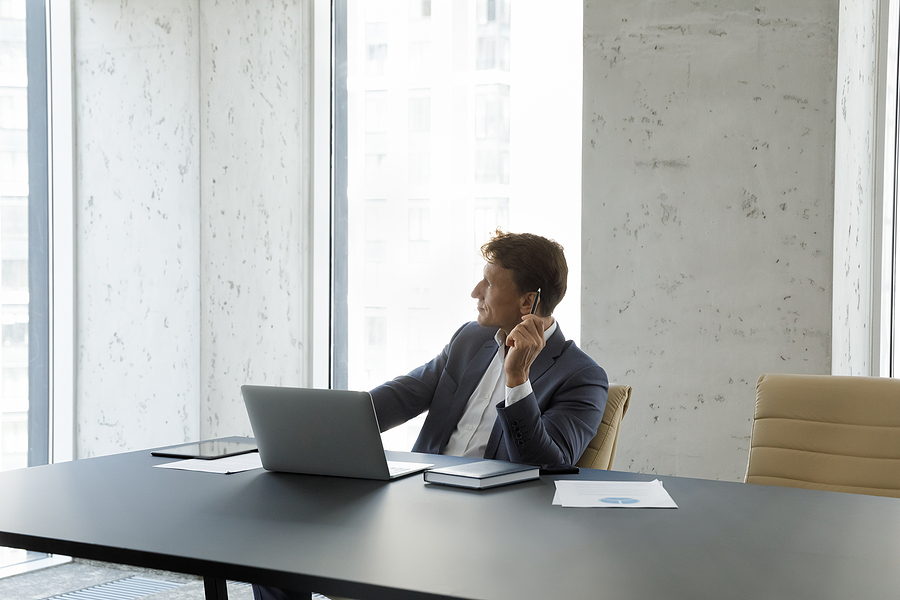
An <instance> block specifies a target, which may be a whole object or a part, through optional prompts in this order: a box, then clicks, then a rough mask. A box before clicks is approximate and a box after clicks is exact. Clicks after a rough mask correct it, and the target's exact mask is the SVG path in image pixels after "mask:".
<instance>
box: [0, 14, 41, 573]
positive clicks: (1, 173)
mask: <svg viewBox="0 0 900 600" xmlns="http://www.w3.org/2000/svg"><path fill="white" fill-rule="evenodd" d="M45 23H46V14H45V4H44V3H43V2H41V1H38V0H0V470H7V469H16V468H22V467H27V466H32V465H39V464H46V463H47V462H48V461H49V446H50V443H49V431H50V424H49V389H50V385H49V377H50V375H49V260H48V256H49V244H48V243H47V240H48V233H49V220H48V209H49V201H48V198H49V183H48V178H47V174H48V160H47V156H48V154H47V149H48V135H47V121H48V119H47V93H46V90H47V87H46V85H47V55H46V26H45ZM0 493H2V490H0ZM44 556H45V555H43V554H39V553H31V552H25V551H22V550H12V549H6V548H0V574H5V573H10V572H16V570H18V569H20V567H19V565H22V564H23V563H32V562H34V561H38V560H40V559H43V558H44Z"/></svg>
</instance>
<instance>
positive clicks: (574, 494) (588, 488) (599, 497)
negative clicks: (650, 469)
mask: <svg viewBox="0 0 900 600" xmlns="http://www.w3.org/2000/svg"><path fill="white" fill-rule="evenodd" d="M553 504H555V505H559V506H566V507H579V508H589V507H593V508H678V505H677V504H675V501H674V500H672V497H671V496H669V493H668V492H667V491H666V490H665V488H664V487H663V484H662V482H661V481H660V480H658V479H654V480H653V481H576V480H557V481H556V494H555V495H554V496H553Z"/></svg>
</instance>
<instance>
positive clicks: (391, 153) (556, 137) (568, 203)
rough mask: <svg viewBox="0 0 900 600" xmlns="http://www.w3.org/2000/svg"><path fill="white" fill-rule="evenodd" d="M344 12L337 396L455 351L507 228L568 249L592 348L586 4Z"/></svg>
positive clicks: (572, 302) (396, 2) (401, 438)
mask: <svg viewBox="0 0 900 600" xmlns="http://www.w3.org/2000/svg"><path fill="white" fill-rule="evenodd" d="M335 10H336V14H335V19H336V26H335V31H336V39H335V44H336V47H335V56H336V57H337V59H336V60H338V61H339V63H338V64H337V65H335V67H336V68H335V73H336V74H337V75H336V80H335V96H336V107H337V108H336V112H335V115H334V118H335V131H338V132H342V131H343V128H342V126H343V124H346V132H347V133H346V139H342V138H341V136H338V137H336V139H335V157H336V163H335V165H334V168H335V185H336V189H335V192H334V198H335V202H337V203H341V202H345V203H346V204H345V206H335V215H336V218H335V229H336V231H335V243H336V244H337V245H338V246H341V245H342V244H345V245H346V252H347V273H346V281H345V282H342V280H341V278H340V277H336V279H335V281H336V287H335V294H336V297H335V303H334V305H335V310H336V313H337V314H336V315H335V320H336V322H337V323H346V326H345V327H343V326H341V327H336V330H335V331H336V332H338V333H336V337H335V339H334V345H335V351H334V355H335V357H340V356H346V360H340V359H336V360H335V363H334V370H335V373H334V381H335V385H339V386H340V385H344V382H346V386H347V387H349V388H350V389H371V388H372V387H374V386H376V385H378V384H380V383H382V382H384V381H386V380H388V379H390V378H392V377H394V376H397V375H400V374H404V373H406V372H408V371H409V370H410V369H412V368H414V367H416V366H418V365H420V364H423V363H424V362H426V361H428V360H430V359H431V358H433V357H434V356H435V355H436V354H437V353H438V352H440V350H441V349H442V348H443V346H444V345H445V344H446V342H447V341H448V340H449V338H450V336H451V335H452V334H453V332H454V331H455V330H456V329H457V328H458V327H459V326H460V325H461V324H463V323H464V322H466V321H470V320H473V319H474V318H475V316H476V313H475V301H474V300H473V299H472V298H471V297H470V296H469V294H470V292H471V290H472V288H473V287H474V285H475V284H476V283H477V282H478V280H479V279H480V278H481V271H482V267H483V261H482V259H481V256H480V253H479V248H480V246H481V244H482V243H484V242H485V241H487V239H488V238H489V236H490V234H491V232H492V231H493V230H495V229H496V228H498V227H499V228H502V229H504V230H509V231H516V232H522V231H529V232H533V233H537V234H540V235H544V236H546V237H550V238H553V239H555V240H557V241H558V242H560V243H561V244H562V245H563V246H564V247H565V248H566V255H567V258H568V260H569V267H570V274H569V292H568V294H567V297H566V298H565V300H564V301H563V303H562V304H561V305H560V306H559V308H558V309H557V313H556V316H557V318H558V320H559V322H560V326H561V328H562V329H563V331H564V333H565V334H566V336H567V337H569V338H572V339H576V340H577V339H578V335H579V329H580V318H579V305H580V245H581V241H580V219H581V79H582V73H581V65H582V59H581V37H582V14H581V3H580V2H566V3H559V4H554V5H553V8H552V10H550V9H548V5H547V4H546V3H545V2H540V1H538V0H528V1H523V2H517V3H512V2H510V1H509V0H476V1H474V2H471V1H469V0H448V1H446V2H443V1H442V2H431V1H429V0H346V4H344V3H342V2H336V3H335ZM535 40H540V43H535ZM344 55H346V64H345V65H344V64H341V63H340V60H341V57H342V56H344ZM344 95H345V96H344ZM344 97H345V98H346V103H344V102H343V101H342V98H344ZM344 106H345V107H346V108H343V107H344ZM344 150H346V163H344V162H342V159H341V157H342V156H344V152H343V151H344ZM342 170H345V171H344V172H345V173H346V190H343V189H338V187H340V184H339V183H338V182H341V181H343V180H344V179H343V176H342ZM344 194H346V196H345V197H346V200H343V198H344ZM343 214H346V218H345V219H344V218H342V217H341V215H343ZM342 240H346V241H342ZM343 250H344V248H342V247H337V248H336V249H335V256H336V257H340V256H341V255H342V251H343ZM344 287H345V288H346V289H344ZM344 298H346V304H344ZM340 332H344V333H340ZM420 422H421V421H418V422H413V423H410V424H408V425H406V426H403V427H399V428H397V430H395V431H393V432H389V433H388V434H386V436H385V444H386V446H387V447H389V448H395V449H409V448H410V447H411V445H412V442H413V441H414V440H415V436H416V435H417V433H418V428H419V427H420Z"/></svg>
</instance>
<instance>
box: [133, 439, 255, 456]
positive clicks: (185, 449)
mask: <svg viewBox="0 0 900 600" xmlns="http://www.w3.org/2000/svg"><path fill="white" fill-rule="evenodd" d="M248 452H256V442H253V441H248V440H208V441H205V442H191V443H189V444H181V445H180V446H169V447H168V448H162V449H160V450H154V451H152V452H151V453H150V454H152V455H153V456H165V457H168V458H204V459H213V458H224V457H226V456H234V455H236V454H246V453H248Z"/></svg>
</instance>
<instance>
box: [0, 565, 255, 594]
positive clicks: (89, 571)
mask: <svg viewBox="0 0 900 600" xmlns="http://www.w3.org/2000/svg"><path fill="white" fill-rule="evenodd" d="M131 577H139V578H142V579H148V580H152V581H163V582H171V583H175V584H178V587H176V588H174V589H170V590H166V591H161V592H156V593H152V594H151V595H147V596H143V597H144V598H148V599H149V600H203V599H204V598H205V596H204V592H203V581H202V580H201V579H199V578H197V577H191V576H189V575H182V574H180V573H169V572H166V571H151V570H146V569H136V568H133V567H125V566H121V565H114V564H109V563H100V562H93V561H83V560H73V561H72V562H69V563H66V564H63V565H58V566H54V567H48V568H45V569H40V570H37V571H31V572H28V573H22V574H19V575H12V576H10V577H5V578H2V579H0V599H2V600H44V599H46V598H55V597H57V596H61V595H63V594H69V593H71V592H77V591H80V590H85V589H88V588H92V587H95V586H99V585H102V584H107V583H110V582H115V581H121V580H127V579H129V578H131ZM75 597H76V598H77V596H75ZM123 597H126V596H123ZM131 597H134V596H131ZM67 600H68V599H67ZM228 600H253V592H252V590H251V588H250V586H249V585H247V584H243V583H235V582H231V581H229V582H228Z"/></svg>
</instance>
